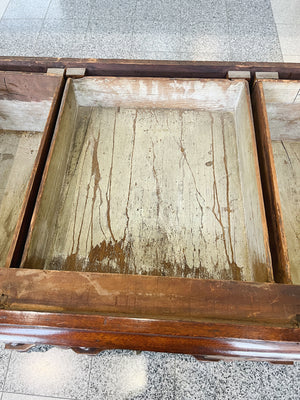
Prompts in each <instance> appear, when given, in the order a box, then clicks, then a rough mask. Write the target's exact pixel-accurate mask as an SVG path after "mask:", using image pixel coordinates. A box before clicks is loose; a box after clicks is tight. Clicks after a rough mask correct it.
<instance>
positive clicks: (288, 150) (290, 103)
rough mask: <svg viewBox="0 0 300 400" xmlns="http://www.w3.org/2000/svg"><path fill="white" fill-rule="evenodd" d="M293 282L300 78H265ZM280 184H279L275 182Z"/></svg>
mask: <svg viewBox="0 0 300 400" xmlns="http://www.w3.org/2000/svg"><path fill="white" fill-rule="evenodd" d="M262 85H263V91H264V97H265V102H266V110H267V116H268V123H269V129H270V138H271V143H272V150H271V151H272V152H273V159H274V165H275V171H276V177H275V179H276V178H277V182H276V183H277V184H278V192H279V199H278V201H279V203H280V204H279V207H278V209H277V212H278V213H280V214H281V215H280V216H281V218H282V221H283V228H284V229H283V231H281V236H282V237H281V240H282V241H284V243H285V244H286V245H287V255H286V259H285V260H282V263H287V264H288V265H289V269H290V275H291V281H292V283H294V284H299V283H300V267H299V266H300V81H268V80H266V81H262ZM276 186H277V185H276Z"/></svg>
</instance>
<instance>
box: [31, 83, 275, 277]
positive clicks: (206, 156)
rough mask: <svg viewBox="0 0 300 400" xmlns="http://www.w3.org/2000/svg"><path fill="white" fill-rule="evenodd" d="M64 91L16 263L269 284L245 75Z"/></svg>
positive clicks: (82, 86) (82, 85)
mask: <svg viewBox="0 0 300 400" xmlns="http://www.w3.org/2000/svg"><path fill="white" fill-rule="evenodd" d="M72 86H74V89H75V99H76V101H77V104H74V94H73V87H71V86H70V89H69V91H70V95H69V96H70V99H68V95H67V97H66V106H65V110H64V113H63V115H62V118H61V127H59V128H58V132H57V144H56V148H57V152H56V149H54V150H53V153H52V163H53V164H52V165H53V167H52V165H51V160H50V164H49V171H48V177H47V180H46V182H45V189H44V194H42V198H41V204H40V208H39V210H38V214H37V217H36V220H34V224H33V225H32V226H33V231H32V232H33V233H32V236H31V238H30V239H29V240H28V243H29V245H28V254H27V257H26V259H25V260H24V263H23V266H25V267H29V268H30V267H31V268H32V267H33V268H40V267H41V266H43V268H45V269H65V270H82V271H99V272H118V273H126V274H127V273H134V274H146V275H167V276H182V277H194V278H214V279H236V280H247V281H251V280H256V281H268V280H271V279H272V274H271V266H270V264H269V262H270V261H269V259H268V244H267V239H266V237H265V230H266V226H265V221H264V215H263V210H262V209H261V203H260V194H259V193H260V188H259V186H258V185H259V182H258V177H257V176H256V165H255V162H256V153H255V151H254V145H255V143H253V141H252V127H251V119H250V111H249V104H248V103H247V92H246V90H245V83H244V82H230V81H213V82H211V81H197V80H195V81H191V80H169V79H163V80H152V79H148V80H146V79H140V80H139V79H120V78H119V79H118V78H103V79H102V78H97V79H96V78H85V79H79V80H75V81H74V83H72ZM237 104H238V105H237ZM70 113H71V115H70ZM74 115H76V118H74ZM70 119H71V120H72V122H71V121H70V122H69V123H66V122H65V121H69V120H70ZM237 129H238V131H237ZM60 136H61V138H60ZM66 141H68V142H66ZM63 142H64V144H63ZM67 143H68V144H67ZM64 149H68V151H69V158H68V159H67V157H68V154H66V153H65V154H63V150H64ZM240 160H242V161H240ZM241 169H242V171H241ZM59 174H60V175H61V177H60V178H57V175H59ZM63 175H65V176H63ZM58 180H59V183H58ZM54 181H55V182H57V183H54ZM55 188H57V192H56V193H55V192H54V190H55ZM50 192H51V193H50ZM53 192H54V193H53ZM43 196H45V200H43ZM53 196H56V197H53ZM50 199H51V201H50V202H49V200H50ZM54 205H55V207H54Z"/></svg>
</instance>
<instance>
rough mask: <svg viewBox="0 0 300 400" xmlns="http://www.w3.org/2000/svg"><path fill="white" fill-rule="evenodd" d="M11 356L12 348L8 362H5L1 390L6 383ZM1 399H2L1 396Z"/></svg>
mask: <svg viewBox="0 0 300 400" xmlns="http://www.w3.org/2000/svg"><path fill="white" fill-rule="evenodd" d="M11 356H12V350H10V355H9V358H8V363H7V367H6V373H5V375H4V379H3V391H5V384H6V379H7V375H8V370H9V366H10V360H11ZM1 399H2V397H1Z"/></svg>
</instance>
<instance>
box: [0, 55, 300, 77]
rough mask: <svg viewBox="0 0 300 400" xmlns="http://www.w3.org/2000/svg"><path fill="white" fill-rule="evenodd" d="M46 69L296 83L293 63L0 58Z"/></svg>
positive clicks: (4, 63)
mask: <svg viewBox="0 0 300 400" xmlns="http://www.w3.org/2000/svg"><path fill="white" fill-rule="evenodd" d="M47 68H86V75H111V76H155V77H160V76H162V77H163V76H165V77H185V78H225V77H226V74H227V72H228V71H243V70H249V71H250V72H251V75H252V77H253V76H254V72H256V71H270V72H272V71H277V72H279V75H280V78H282V79H300V65H299V64H296V63H253V62H240V63H238V62H223V61H221V62H217V61H157V60H105V59H95V58H87V59H76V58H45V57H44V58H34V57H0V70H1V69H2V70H14V71H29V72H46V71H47Z"/></svg>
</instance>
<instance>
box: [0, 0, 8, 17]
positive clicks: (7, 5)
mask: <svg viewBox="0 0 300 400" xmlns="http://www.w3.org/2000/svg"><path fill="white" fill-rule="evenodd" d="M9 3H10V0H9V1H8V2H7V4H6V7H5V10H4V11H3V14H2V16H1V18H0V22H1V21H2V19H3V16H4V14H5V13H6V11H7V9H8V6H9Z"/></svg>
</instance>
